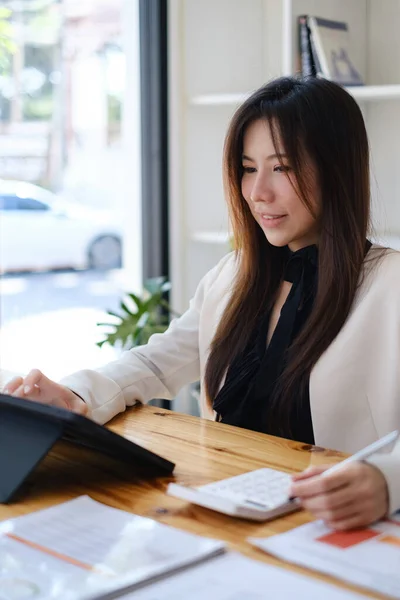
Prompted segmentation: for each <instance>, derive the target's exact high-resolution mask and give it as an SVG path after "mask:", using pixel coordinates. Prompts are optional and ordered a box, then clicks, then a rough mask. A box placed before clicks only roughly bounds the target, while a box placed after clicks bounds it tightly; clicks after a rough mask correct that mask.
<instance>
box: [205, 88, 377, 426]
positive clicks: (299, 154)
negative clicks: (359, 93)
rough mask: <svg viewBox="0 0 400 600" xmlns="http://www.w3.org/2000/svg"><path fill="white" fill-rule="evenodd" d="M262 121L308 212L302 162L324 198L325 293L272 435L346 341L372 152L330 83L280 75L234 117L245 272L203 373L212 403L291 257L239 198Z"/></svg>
mask: <svg viewBox="0 0 400 600" xmlns="http://www.w3.org/2000/svg"><path fill="white" fill-rule="evenodd" d="M258 119H263V120H266V121H267V122H268V123H269V125H270V128H271V132H272V138H273V141H274V146H275V149H276V151H277V154H279V150H278V139H279V141H280V142H281V144H282V145H283V148H284V152H285V153H286V154H287V155H288V160H289V164H290V165H291V169H292V171H293V173H294V174H295V177H296V190H297V191H298V194H299V196H300V198H301V200H302V201H303V202H304V203H305V205H306V206H307V207H308V208H309V210H310V211H311V210H312V208H311V206H312V202H311V199H310V194H309V188H310V186H309V169H308V168H307V160H305V156H308V157H310V159H311V161H312V162H313V164H314V165H315V167H316V172H317V181H318V185H319V190H320V197H321V208H320V215H319V217H318V218H319V231H320V234H319V240H318V250H319V252H318V256H319V259H318V260H319V266H318V288H317V291H316V297H315V301H314V305H313V309H312V312H311V315H310V317H309V318H308V320H307V323H306V324H305V326H304V328H303V329H302V331H301V332H300V334H299V335H298V337H297V338H296V340H295V341H294V342H293V344H292V346H291V347H290V348H289V353H288V360H287V364H286V367H285V369H284V371H283V373H282V376H281V378H280V386H279V389H280V394H279V406H276V407H275V408H276V410H275V412H274V413H273V414H274V416H273V419H274V430H275V431H277V430H278V431H280V432H281V434H285V433H288V415H289V414H290V411H291V408H292V405H293V402H294V401H295V399H296V395H297V394H298V391H299V382H300V383H301V382H302V381H303V382H304V381H305V380H306V379H307V378H306V377H305V376H306V375H309V374H310V372H311V369H312V368H313V366H314V365H315V363H316V362H317V360H318V359H319V357H320V356H321V354H322V353H323V352H324V351H325V350H326V349H327V348H328V346H329V345H330V344H331V342H332V341H333V340H334V338H335V337H336V335H337V334H338V333H339V331H340V329H341V328H342V326H343V324H344V322H345V320H346V318H347V316H348V314H349V310H350V307H351V305H352V302H353V299H354V295H355V293H356V289H357V284H358V280H359V276H360V272H361V267H362V263H363V260H364V255H365V244H366V236H367V232H368V228H369V222H370V183H369V147H368V139H367V134H366V130H365V125H364V121H363V117H362V114H361V111H360V109H359V107H358V105H357V103H356V102H355V100H354V99H353V98H352V96H350V94H348V93H347V92H346V91H345V90H344V89H343V88H342V87H341V86H339V85H337V84H335V83H333V82H330V81H327V80H325V79H317V78H310V79H295V78H291V77H282V78H280V79H277V80H274V81H272V82H270V83H268V84H267V85H265V86H263V87H261V88H260V89H259V90H257V91H256V92H254V93H253V94H252V95H251V96H250V97H249V98H248V99H247V100H246V101H245V102H244V103H243V104H242V106H240V107H239V109H238V110H237V111H236V113H235V115H234V116H233V119H232V121H231V124H230V127H229V129H228V133H227V136H226V139H225V146H224V185H225V191H226V197H227V202H228V207H229V212H230V218H231V223H232V227H233V233H234V239H235V247H236V248H237V257H236V258H237V269H238V270H237V276H236V278H235V281H234V282H233V287H232V292H231V298H230V301H229V302H228V304H227V308H226V310H225V312H224V314H223V317H222V319H221V321H220V323H219V326H218V328H217V331H216V333H215V336H214V339H213V341H212V343H211V348H210V355H209V358H208V362H207V365H206V371H205V388H206V393H207V398H208V402H209V403H210V405H212V402H213V399H214V398H215V396H216V394H217V393H218V389H219V387H220V385H221V381H222V379H223V377H224V374H225V373H226V370H227V368H228V366H229V364H230V363H231V362H232V360H233V359H234V358H235V357H236V356H237V355H238V354H239V352H240V351H242V350H243V349H244V347H245V345H246V343H247V342H248V340H249V336H250V335H251V333H252V331H253V330H254V327H255V326H256V322H257V320H258V319H259V317H260V315H261V314H262V313H264V312H265V310H266V309H268V308H270V307H272V305H273V303H274V302H275V299H276V294H277V291H278V289H279V286H280V283H281V281H282V277H283V269H284V263H285V256H286V252H287V251H286V249H285V248H278V247H274V246H272V245H271V244H270V243H269V242H268V240H267V239H266V237H265V235H264V233H263V231H262V229H261V228H260V226H259V225H258V223H257V222H256V221H255V219H254V218H253V216H252V214H251V212H250V209H249V207H248V204H247V202H246V201H245V199H244V198H243V195H242V192H241V179H242V153H243V136H244V132H245V130H246V128H247V127H248V126H249V125H250V124H251V123H253V122H254V121H256V120H258ZM268 429H270V427H268Z"/></svg>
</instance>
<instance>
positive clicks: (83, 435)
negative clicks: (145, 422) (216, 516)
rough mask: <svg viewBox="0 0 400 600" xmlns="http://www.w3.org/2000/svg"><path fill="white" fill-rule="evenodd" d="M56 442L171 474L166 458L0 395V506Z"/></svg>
mask: <svg viewBox="0 0 400 600" xmlns="http://www.w3.org/2000/svg"><path fill="white" fill-rule="evenodd" d="M59 439H64V440H67V441H69V442H72V443H74V444H78V445H80V446H84V447H85V448H90V449H91V450H95V451H97V452H101V453H103V454H106V455H108V456H110V457H112V458H114V459H116V460H118V461H123V462H125V463H129V464H131V465H132V466H133V467H137V468H138V470H140V472H141V473H142V474H143V473H144V474H146V475H148V476H159V475H166V474H170V473H172V471H173V469H174V467H175V465H174V463H172V462H170V461H169V460H166V459H165V458H163V457H161V456H159V455H158V454H155V453H154V452H150V450H146V449H145V448H142V447H141V446H139V445H138V444H135V443H134V442H131V441H130V440H127V439H126V438H124V437H122V436H120V435H118V434H117V433H114V432H113V431H110V430H109V429H107V428H106V427H103V426H102V425H98V424H97V423H95V422H94V421H91V420H90V419H88V418H87V417H84V416H82V415H78V414H76V413H72V412H70V411H68V410H64V409H63V408H57V407H55V406H47V405H44V404H40V403H38V402H32V401H30V400H23V399H21V398H15V397H13V396H7V395H5V394H0V503H4V502H9V501H10V500H11V499H12V497H13V496H14V494H15V493H16V492H17V490H18V488H19V487H20V486H21V485H22V483H23V481H24V480H25V478H26V477H27V476H28V475H29V473H30V472H31V471H32V470H33V469H34V468H35V466H36V465H37V464H38V463H39V462H40V461H41V460H42V458H43V457H44V456H45V455H46V454H47V452H48V451H49V450H50V448H51V447H52V446H53V445H54V444H55V442H56V441H58V440H59Z"/></svg>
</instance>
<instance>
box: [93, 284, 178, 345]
mask: <svg viewBox="0 0 400 600" xmlns="http://www.w3.org/2000/svg"><path fill="white" fill-rule="evenodd" d="M170 289H171V284H170V283H169V281H167V280H166V278H165V277H154V278H152V279H148V280H147V281H146V283H145V285H144V292H143V295H142V296H141V297H140V296H137V295H136V294H132V293H127V294H126V295H125V296H124V298H123V299H122V300H121V302H120V309H121V312H120V314H118V313H115V312H112V311H107V314H109V315H110V316H111V317H113V318H114V322H112V323H97V325H98V326H100V327H107V328H108V329H110V331H108V332H107V333H106V334H105V338H104V339H103V340H101V341H100V342H98V343H97V345H98V346H99V347H101V346H102V345H103V344H105V343H107V344H110V345H111V346H116V345H121V346H122V347H123V348H125V349H128V348H130V347H132V346H140V345H141V344H146V343H147V342H148V340H149V338H150V336H151V335H153V333H163V332H164V331H165V330H166V329H167V327H168V325H169V322H170V318H171V315H175V316H179V315H178V314H177V313H176V312H175V311H173V310H172V308H171V307H170V305H169V303H168V302H167V301H166V300H165V299H164V295H165V293H166V292H168V291H169V290H170Z"/></svg>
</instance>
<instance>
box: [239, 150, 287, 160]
mask: <svg viewBox="0 0 400 600" xmlns="http://www.w3.org/2000/svg"><path fill="white" fill-rule="evenodd" d="M276 158H287V154H286V153H285V152H279V154H270V155H269V156H267V160H272V159H276ZM242 160H248V161H250V162H255V161H254V158H250V156H247V154H242Z"/></svg>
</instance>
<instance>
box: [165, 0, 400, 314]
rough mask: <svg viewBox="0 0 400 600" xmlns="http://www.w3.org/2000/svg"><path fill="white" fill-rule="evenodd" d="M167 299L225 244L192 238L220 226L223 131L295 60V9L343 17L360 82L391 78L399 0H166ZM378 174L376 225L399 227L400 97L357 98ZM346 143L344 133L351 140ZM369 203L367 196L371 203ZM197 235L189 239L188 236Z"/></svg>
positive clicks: (398, 61) (398, 47) (186, 286)
mask: <svg viewBox="0 0 400 600" xmlns="http://www.w3.org/2000/svg"><path fill="white" fill-rule="evenodd" d="M170 8H171V11H170V23H171V30H170V43H171V50H172V51H171V53H170V87H171V130H170V136H171V165H170V168H171V182H172V183H171V226H172V228H173V240H172V244H171V264H172V274H171V277H172V284H173V294H172V299H173V303H174V304H175V306H176V307H177V308H178V310H184V308H185V307H186V306H187V303H188V300H189V298H190V297H191V295H192V294H193V292H194V290H195V287H196V284H197V283H198V281H199V279H200V278H201V276H202V275H203V274H204V273H205V272H206V271H207V270H208V269H209V268H211V267H212V266H213V265H214V264H215V263H216V262H217V261H218V259H219V258H220V257H221V256H222V255H223V254H224V253H225V252H226V251H227V249H228V246H227V244H221V243H218V242H214V243H208V244H205V243H202V242H199V241H198V239H199V234H201V233H202V232H209V233H215V234H218V233H223V232H225V231H226V230H227V227H228V218H227V211H226V207H225V205H224V199H223V189H222V173H221V159H222V147H223V140H224V135H225V132H226V129H227V126H228V123H229V120H230V118H231V116H232V114H233V111H234V110H235V103H232V102H231V103H229V102H225V104H218V103H215V98H214V104H213V102H212V101H210V103H209V104H208V105H206V106H205V105H201V103H199V97H204V95H210V94H232V93H233V94H235V93H236V94H243V95H245V94H246V93H249V92H251V91H252V90H254V89H256V88H258V87H259V86H260V85H262V84H263V83H264V82H265V81H267V80H269V79H270V78H272V77H276V76H279V75H281V74H285V73H290V72H294V71H295V70H296V54H297V29H296V19H297V16H298V15H300V14H314V15H316V16H322V17H326V18H332V19H336V20H341V19H342V20H345V21H347V22H348V24H349V30H350V35H351V44H350V45H351V53H352V56H353V57H354V62H355V64H356V66H357V67H358V68H359V69H360V72H361V73H362V75H363V76H364V77H365V80H366V83H367V84H390V83H393V84H398V83H400V38H399V30H400V1H399V0H381V1H379V2H378V0H201V1H199V0H170ZM361 108H362V110H363V114H364V115H365V118H366V123H367V128H368V132H369V135H370V139H371V148H372V155H373V165H372V166H373V174H374V179H376V181H377V186H376V187H377V189H378V194H376V190H375V193H374V198H375V200H379V202H380V205H379V209H375V211H374V215H375V221H376V225H377V229H378V230H380V231H382V230H383V229H388V228H389V227H388V226H389V225H390V229H391V230H392V231H397V232H399V234H400V201H399V200H400V196H399V192H400V168H399V167H398V166H397V157H398V156H399V154H400V142H399V140H400V100H392V101H386V100H382V101H376V102H368V103H364V102H363V104H362V105H361ZM350 143H351V141H350ZM375 204H376V203H375ZM196 239H197V241H195V240H196Z"/></svg>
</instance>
